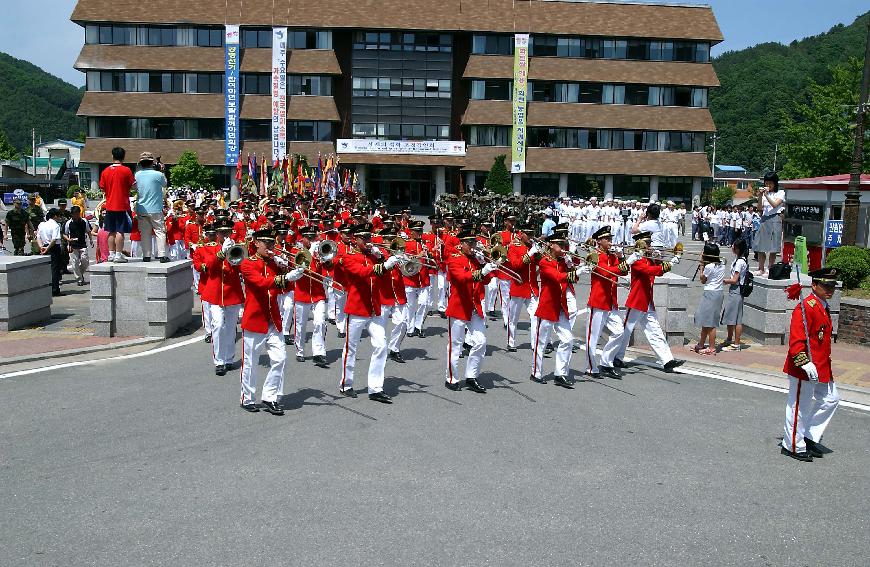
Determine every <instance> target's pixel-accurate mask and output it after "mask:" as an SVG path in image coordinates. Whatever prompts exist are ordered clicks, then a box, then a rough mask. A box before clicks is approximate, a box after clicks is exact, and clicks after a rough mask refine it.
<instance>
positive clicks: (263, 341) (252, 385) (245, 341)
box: [240, 324, 287, 404]
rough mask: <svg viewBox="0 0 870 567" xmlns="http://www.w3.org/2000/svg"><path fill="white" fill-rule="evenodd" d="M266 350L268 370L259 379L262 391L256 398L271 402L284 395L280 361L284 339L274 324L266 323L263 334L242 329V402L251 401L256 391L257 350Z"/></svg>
mask: <svg viewBox="0 0 870 567" xmlns="http://www.w3.org/2000/svg"><path fill="white" fill-rule="evenodd" d="M264 348H265V349H266V352H267V353H268V354H269V372H268V373H267V374H266V380H265V382H263V393H262V395H261V396H260V399H261V400H263V401H264V402H274V401H277V399H278V398H279V397H280V396H282V395H283V394H284V361H285V360H286V358H287V349H286V348H285V347H284V339H283V338H282V337H281V333H279V332H278V329H276V328H275V326H274V325H271V324H270V325H269V331H268V332H266V333H254V332H252V331H245V330H242V372H241V378H240V380H241V383H242V397H241V403H242V404H252V403H254V396H255V395H256V393H257V373H256V370H257V364H258V361H259V359H260V351H261V350H263V349H264Z"/></svg>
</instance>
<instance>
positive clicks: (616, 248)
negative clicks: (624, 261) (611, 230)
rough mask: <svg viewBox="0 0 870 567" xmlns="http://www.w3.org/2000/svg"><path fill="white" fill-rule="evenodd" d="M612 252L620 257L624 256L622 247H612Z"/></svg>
mask: <svg viewBox="0 0 870 567" xmlns="http://www.w3.org/2000/svg"><path fill="white" fill-rule="evenodd" d="M610 251H611V252H613V253H614V254H616V255H617V256H619V255H620V254H622V246H611V247H610Z"/></svg>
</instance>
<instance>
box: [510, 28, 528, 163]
mask: <svg viewBox="0 0 870 567" xmlns="http://www.w3.org/2000/svg"><path fill="white" fill-rule="evenodd" d="M528 82H529V34H527V33H518V34H515V35H514V100H513V103H514V104H513V106H514V117H513V135H512V136H511V146H512V147H511V173H523V172H525V171H526V97H527V95H528Z"/></svg>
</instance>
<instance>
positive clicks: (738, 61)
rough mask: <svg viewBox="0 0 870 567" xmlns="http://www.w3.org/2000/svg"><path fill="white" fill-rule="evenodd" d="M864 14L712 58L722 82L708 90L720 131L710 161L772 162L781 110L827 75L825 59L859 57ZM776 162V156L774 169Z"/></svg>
mask: <svg viewBox="0 0 870 567" xmlns="http://www.w3.org/2000/svg"><path fill="white" fill-rule="evenodd" d="M868 17H870V12H868V13H866V14H864V15H863V16H860V17H859V18H858V19H856V20H855V21H854V22H853V23H852V24H851V25H849V26H844V25H842V24H840V25H837V26H834V27H833V28H831V29H830V30H829V31H828V32H826V33H823V34H821V35H817V36H812V37H807V38H804V39H801V40H797V41H793V42H791V43H790V44H789V45H782V44H779V43H763V44H760V45H756V46H754V47H750V48H747V49H742V50H740V51H729V52H726V53H723V54H722V55H720V56H718V57H716V58H715V59H713V67H714V68H715V69H716V73H717V74H718V75H719V81H720V82H721V83H722V86H721V87H719V88H718V89H712V91H711V94H710V111H711V113H712V114H713V119H714V120H715V122H716V127H717V129H718V131H719V136H720V138H719V140H718V143H717V155H716V163H723V164H729V165H730V164H733V165H742V166H744V167H746V168H747V169H750V170H753V171H764V170H767V169H770V168H772V167H773V154H774V148H775V145H776V143H777V142H780V143H781V142H782V137H781V130H782V121H783V120H782V119H783V115H784V114H785V113H788V114H789V115H791V110H792V104H793V102H794V101H796V100H799V101H803V100H805V99H806V91H807V86H808V85H809V84H810V82H811V81H815V82H816V83H819V84H825V83H828V82H830V81H831V72H830V66H831V65H838V64H842V63H845V62H846V61H847V60H848V59H849V57H857V58H858V59H861V60H863V58H864V42H865V40H866V38H867V18H868ZM780 155H781V154H780ZM781 165H782V160H781V159H780V161H779V166H778V169H779V167H781Z"/></svg>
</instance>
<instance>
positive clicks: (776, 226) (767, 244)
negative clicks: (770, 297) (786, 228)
mask: <svg viewBox="0 0 870 567" xmlns="http://www.w3.org/2000/svg"><path fill="white" fill-rule="evenodd" d="M758 207H759V209H760V210H761V224H760V226H759V228H758V234H757V235H756V238H757V240H756V242H755V247H754V250H755V252H756V253H758V271H757V272H756V273H755V275H757V276H762V277H764V276H766V275H767V270H765V263H766V264H767V269H770V266H772V265H773V264H775V263H776V255H777V254H779V253H780V251H781V249H782V215H783V212H784V211H785V191H784V190H782V189H780V188H779V176H778V175H777V174H776V173H775V172H772V171H771V172H768V173H766V174H764V188H763V189H762V190H761V192H760V193H759V194H758Z"/></svg>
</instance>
